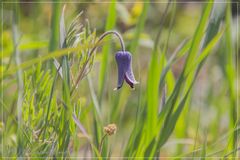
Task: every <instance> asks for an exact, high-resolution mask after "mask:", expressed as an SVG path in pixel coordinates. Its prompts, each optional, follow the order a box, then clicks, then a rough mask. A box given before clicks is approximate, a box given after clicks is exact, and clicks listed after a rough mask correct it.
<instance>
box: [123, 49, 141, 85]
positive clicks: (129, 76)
mask: <svg viewBox="0 0 240 160" xmlns="http://www.w3.org/2000/svg"><path fill="white" fill-rule="evenodd" d="M128 54H129V57H130V62H129V65H128V68H127V71H126V73H125V80H126V82H127V83H128V84H129V85H130V86H131V88H134V84H137V83H138V82H137V81H136V80H135V77H134V74H133V71H132V55H131V53H129V52H128Z"/></svg>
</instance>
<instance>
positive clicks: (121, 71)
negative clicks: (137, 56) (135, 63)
mask: <svg viewBox="0 0 240 160" xmlns="http://www.w3.org/2000/svg"><path fill="white" fill-rule="evenodd" d="M115 59H116V61H117V65H118V85H117V89H120V88H121V87H122V85H123V81H124V76H125V73H126V72H127V69H128V67H129V65H130V61H131V56H129V54H128V53H127V52H122V51H119V52H117V53H116V55H115Z"/></svg>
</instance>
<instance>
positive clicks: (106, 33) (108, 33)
mask: <svg viewBox="0 0 240 160" xmlns="http://www.w3.org/2000/svg"><path fill="white" fill-rule="evenodd" d="M110 34H114V35H115V36H117V37H118V39H119V41H120V44H121V47H122V51H123V52H125V45H124V41H123V38H122V36H121V35H120V34H119V33H118V32H117V31H107V32H105V33H103V34H102V35H101V36H100V37H99V39H98V41H97V42H96V44H95V46H94V47H93V48H92V50H90V52H89V58H90V57H91V56H92V54H93V52H94V51H95V50H96V49H97V47H98V46H99V44H100V42H101V41H102V40H103V39H104V38H105V37H106V36H107V35H110ZM88 61H89V60H87V61H86V64H87V63H88ZM81 73H82V72H80V73H79V74H78V76H77V80H76V83H75V84H74V86H73V88H72V90H71V92H70V94H71V95H72V93H73V91H74V90H75V88H76V86H77V84H78V83H79V81H80V80H81V79H82V74H81Z"/></svg>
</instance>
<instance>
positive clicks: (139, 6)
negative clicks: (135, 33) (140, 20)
mask: <svg viewBox="0 0 240 160" xmlns="http://www.w3.org/2000/svg"><path fill="white" fill-rule="evenodd" d="M142 10H143V3H134V5H133V8H132V10H131V14H132V16H133V17H139V16H140V14H141V13H142Z"/></svg>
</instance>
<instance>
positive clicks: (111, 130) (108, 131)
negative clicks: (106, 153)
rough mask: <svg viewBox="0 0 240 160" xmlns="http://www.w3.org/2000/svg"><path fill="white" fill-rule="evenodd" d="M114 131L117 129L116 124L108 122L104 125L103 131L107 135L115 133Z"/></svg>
mask: <svg viewBox="0 0 240 160" xmlns="http://www.w3.org/2000/svg"><path fill="white" fill-rule="evenodd" d="M116 131H117V126H116V124H109V125H107V126H106V127H104V132H105V133H106V134H107V135H109V136H111V135H113V134H115V133H116Z"/></svg>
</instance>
